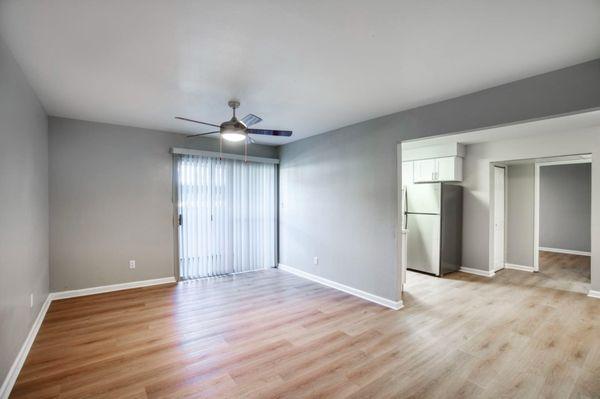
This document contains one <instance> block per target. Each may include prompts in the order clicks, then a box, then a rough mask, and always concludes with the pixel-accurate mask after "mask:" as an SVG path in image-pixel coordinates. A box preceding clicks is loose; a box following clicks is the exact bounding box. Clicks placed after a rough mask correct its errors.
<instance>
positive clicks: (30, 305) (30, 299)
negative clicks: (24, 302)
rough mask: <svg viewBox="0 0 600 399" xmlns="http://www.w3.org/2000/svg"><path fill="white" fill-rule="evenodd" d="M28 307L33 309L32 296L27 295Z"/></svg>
mask: <svg viewBox="0 0 600 399" xmlns="http://www.w3.org/2000/svg"><path fill="white" fill-rule="evenodd" d="M29 307H30V308H32V307H33V294H29Z"/></svg>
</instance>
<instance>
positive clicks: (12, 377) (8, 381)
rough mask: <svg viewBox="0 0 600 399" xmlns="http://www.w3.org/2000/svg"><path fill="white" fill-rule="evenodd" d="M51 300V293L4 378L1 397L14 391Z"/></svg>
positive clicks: (0, 389) (4, 398)
mask: <svg viewBox="0 0 600 399" xmlns="http://www.w3.org/2000/svg"><path fill="white" fill-rule="evenodd" d="M50 302H52V299H51V298H50V295H48V297H46V300H45V301H44V304H43V305H42V308H41V309H40V312H39V313H38V315H37V317H36V319H35V321H34V322H33V325H32V326H31V329H30V330H29V334H27V338H25V342H23V345H22V346H21V350H19V353H18V354H17V357H16V358H15V361H14V362H13V364H12V366H10V370H8V374H7V375H6V378H5V379H4V382H3V383H2V386H1V387H0V398H1V399H7V398H8V397H9V395H10V391H12V389H13V386H14V385H15V382H16V381H17V377H18V376H19V373H20V372H21V368H22V367H23V364H24V363H25V359H27V355H28V354H29V350H30V349H31V345H33V341H35V337H36V336H37V333H38V331H39V330H40V327H41V325H42V322H43V321H44V317H45V316H46V312H47V311H48V308H49V307H50Z"/></svg>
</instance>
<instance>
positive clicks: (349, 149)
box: [280, 60, 600, 300]
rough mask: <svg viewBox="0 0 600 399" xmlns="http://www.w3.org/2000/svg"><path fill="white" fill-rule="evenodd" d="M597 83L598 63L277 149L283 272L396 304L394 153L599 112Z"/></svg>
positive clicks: (483, 266) (599, 76)
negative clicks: (433, 140)
mask: <svg viewBox="0 0 600 399" xmlns="http://www.w3.org/2000/svg"><path fill="white" fill-rule="evenodd" d="M599 80H600V60H595V61H593V62H588V63H584V64H580V65H577V66H574V67H570V68H566V69H563V70H559V71H555V72H551V73H547V74H543V75H539V76H535V77H532V78H528V79H524V80H521V81H517V82H513V83H510V84H506V85H502V86H498V87H495V88H492V89H488V90H484V91H480V92H477V93H473V94H470V95H466V96H462V97H458V98H455V99H452V100H447V101H443V102H439V103H435V104H431V105H428V106H424V107H420V108H416V109H412V110H408V111H404V112H399V113H396V114H392V115H388V116H385V117H381V118H377V119H373V120H370V121H366V122H362V123H359V124H356V125H352V126H348V127H344V128H341V129H337V130H334V131H331V132H328V133H325V134H322V135H318V136H314V137H310V138H307V139H304V140H300V141H298V142H294V143H291V144H286V145H284V146H282V147H281V148H280V158H281V165H280V190H281V197H280V199H281V204H280V262H281V263H282V264H286V265H289V266H292V267H295V268H298V269H301V270H304V271H307V272H309V273H314V274H317V275H319V276H322V277H325V278H328V279H331V280H334V281H336V282H338V283H342V284H346V285H349V286H352V287H354V288H358V289H361V290H364V291H367V292H370V293H372V294H376V295H380V296H383V297H385V298H388V299H392V300H397V299H399V298H400V290H399V288H398V270H397V261H396V259H397V253H396V231H395V230H396V221H397V216H398V210H397V170H396V161H397V160H396V145H397V143H398V142H400V141H401V140H406V139H414V138H418V137H424V136H431V135H437V134H445V133H452V132H459V131H465V130H472V129H479V128H484V127H489V126H494V125H501V124H508V123H512V122H516V121H524V120H530V119H537V118H544V117H549V116H552V115H558V114H565V113H571V112H578V111H582V110H586V109H592V108H598V107H600V85H598V81H599ZM488 166H489V164H488ZM488 170H489V168H488ZM469 200H471V199H470V198H465V201H469ZM486 217H487V215H486ZM486 222H487V219H486ZM485 237H487V232H486V235H485ZM487 250H488V249H487V248H485V253H486V254H487ZM313 256H319V257H320V264H319V265H318V266H314V265H313V264H312V258H313ZM467 260H469V259H467ZM470 260H471V261H473V262H472V266H471V267H478V268H480V269H487V268H488V263H487V259H486V261H485V263H480V262H479V261H478V260H481V258H476V259H470Z"/></svg>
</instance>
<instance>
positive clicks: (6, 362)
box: [0, 39, 48, 383]
mask: <svg viewBox="0 0 600 399" xmlns="http://www.w3.org/2000/svg"><path fill="white" fill-rule="evenodd" d="M0 204H1V205H2V206H0V383H1V382H2V381H4V378H5V377H6V375H7V372H8V370H9V368H10V366H11V365H12V362H13V361H14V359H15V357H16V356H17V353H18V352H19V349H20V347H21V345H22V344H23V342H24V341H25V338H26V336H27V333H28V332H29V329H30V328H31V326H32V324H33V322H34V320H35V318H36V316H37V314H38V313H39V311H40V309H41V307H42V304H43V303H44V301H45V300H46V297H47V295H48V136H47V118H46V113H45V112H44V109H43V108H42V106H41V105H40V103H39V101H38V100H37V97H36V96H35V94H34V93H33V91H32V90H31V88H30V87H29V84H28V83H27V81H26V80H25V77H24V75H23V73H22V72H21V70H20V68H19V66H18V65H17V63H16V62H15V61H14V59H13V57H12V55H11V54H10V51H9V50H8V49H7V47H6V46H5V44H4V43H3V42H2V40H1V39H0ZM31 293H33V294H34V304H33V308H30V306H29V295H30V294H31Z"/></svg>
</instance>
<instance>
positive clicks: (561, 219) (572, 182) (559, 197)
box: [540, 163, 592, 252]
mask: <svg viewBox="0 0 600 399" xmlns="http://www.w3.org/2000/svg"><path fill="white" fill-rule="evenodd" d="M591 201H592V165H591V164H589V163H583V164H571V165H553V166H542V167H540V247H547V248H558V249H570V250H574V251H584V252H590V251H591V237H590V229H591V210H592V203H591Z"/></svg>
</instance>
